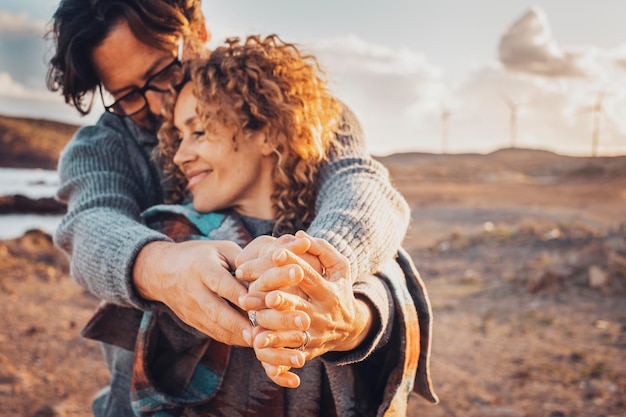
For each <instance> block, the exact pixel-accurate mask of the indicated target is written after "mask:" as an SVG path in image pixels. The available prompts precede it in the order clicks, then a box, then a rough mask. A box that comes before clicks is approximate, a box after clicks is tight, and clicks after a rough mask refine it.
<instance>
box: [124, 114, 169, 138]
mask: <svg viewBox="0 0 626 417" xmlns="http://www.w3.org/2000/svg"><path fill="white" fill-rule="evenodd" d="M131 118H132V120H133V122H134V123H135V124H136V125H137V126H138V127H139V128H140V129H142V130H145V131H146V132H150V133H154V134H156V132H157V131H158V130H159V127H161V124H162V123H163V118H162V117H161V116H157V115H154V114H152V113H150V112H146V114H145V115H143V114H142V115H141V117H133V116H131Z"/></svg>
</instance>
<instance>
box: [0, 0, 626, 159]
mask: <svg viewBox="0 0 626 417" xmlns="http://www.w3.org/2000/svg"><path fill="white" fill-rule="evenodd" d="M56 5H57V0H20V1H19V2H18V1H8V0H0V114H9V115H16V116H26V117H43V118H47V119H53V120H61V121H67V122H71V123H77V124H90V123H94V122H95V121H96V120H97V116H98V115H99V114H100V113H101V111H102V108H101V107H100V106H99V103H97V105H96V106H94V111H93V114H92V115H89V116H87V117H82V118H81V117H79V116H78V113H77V112H76V111H75V109H73V108H71V107H70V106H68V105H66V104H65V103H64V102H63V100H62V99H61V97H60V96H59V95H58V94H54V93H50V92H48V91H47V90H46V87H45V73H46V59H47V58H49V57H50V51H49V47H50V45H49V43H47V42H46V41H45V40H44V34H45V32H46V28H47V24H48V22H49V21H50V18H51V16H52V14H53V12H54V10H55V8H56ZM202 9H203V11H204V14H205V16H206V20H207V26H208V28H209V30H210V31H211V33H212V40H211V42H210V43H209V45H208V46H209V47H214V46H215V45H218V44H220V43H221V42H223V41H224V39H225V38H227V37H230V36H245V35H249V34H262V35H268V34H272V33H276V34H278V35H280V36H281V37H282V38H283V39H284V40H286V41H289V42H293V43H296V44H298V45H299V46H300V47H301V48H302V49H303V50H305V51H306V52H310V53H313V54H315V55H316V56H317V57H318V59H319V61H320V62H321V64H322V67H323V68H324V69H325V71H326V73H327V76H328V79H329V85H330V88H331V90H332V91H333V94H334V95H335V96H336V97H338V98H339V99H341V100H342V101H344V102H345V103H346V104H348V105H349V106H350V108H352V110H353V111H354V112H355V113H356V115H357V116H358V117H359V120H360V122H361V124H362V125H363V128H364V131H365V140H366V143H367V146H368V149H369V150H370V151H371V152H372V153H373V154H376V155H386V154H390V153H395V152H406V151H418V152H449V153H460V152H478V153H487V152H491V151H494V150H497V149H499V148H503V147H508V146H517V147H525V148H540V149H547V150H551V151H555V152H559V153H562V154H567V155H576V156H582V155H590V154H591V153H592V150H593V149H596V150H597V153H598V154H600V155H618V154H626V18H625V17H624V16H626V2H624V1H623V0H594V1H577V2H572V1H565V0H545V1H537V2H536V3H528V2H526V1H522V0H506V1H502V0H473V1H471V2H469V1H467V0H430V1H427V0H386V1H382V0H379V1H370V0H332V1H331V0H317V1H315V2H310V1H308V2H294V1H290V2H288V1H285V0H266V1H263V2H258V1H252V0H247V1H244V0H203V3H202ZM594 108H595V110H594ZM512 119H515V122H514V124H513V126H516V127H515V128H512ZM594 129H595V131H596V135H597V136H596V137H597V147H596V148H594V147H593V131H594ZM444 132H447V133H444Z"/></svg>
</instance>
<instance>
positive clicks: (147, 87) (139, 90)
mask: <svg viewBox="0 0 626 417" xmlns="http://www.w3.org/2000/svg"><path fill="white" fill-rule="evenodd" d="M182 57H183V40H182V39H180V40H179V42H178V48H177V56H176V58H174V60H173V61H172V62H170V63H169V64H167V65H166V66H165V67H163V68H162V69H161V70H159V72H157V73H156V74H152V75H151V76H150V77H149V78H148V79H147V80H146V82H145V84H144V85H143V87H141V88H137V87H135V88H133V89H132V90H130V91H129V92H128V93H126V94H124V95H123V96H122V97H120V98H118V99H117V100H115V101H114V102H113V104H110V105H108V106H107V105H106V103H105V102H104V94H103V92H102V88H103V87H102V83H100V84H98V89H99V90H100V99H101V100H102V105H103V106H104V110H105V111H107V112H108V113H112V114H115V115H116V116H120V117H130V116H134V115H136V114H137V113H140V112H141V111H143V110H144V109H145V108H146V107H147V106H148V99H147V98H146V92H147V91H156V92H158V93H167V92H168V91H169V90H168V89H163V88H160V87H156V86H154V85H150V83H151V82H152V81H154V80H155V79H157V78H159V77H160V76H162V75H163V74H165V73H166V72H167V71H169V70H171V69H172V67H173V66H174V65H177V66H179V67H180V66H182V62H181V61H182ZM133 94H139V95H140V96H141V97H142V98H143V106H141V107H140V108H139V109H137V110H135V111H134V112H132V113H127V112H125V111H124V108H123V107H122V105H121V104H120V103H121V102H123V101H124V100H125V99H127V98H128V97H130V96H131V95H133ZM116 108H117V109H116Z"/></svg>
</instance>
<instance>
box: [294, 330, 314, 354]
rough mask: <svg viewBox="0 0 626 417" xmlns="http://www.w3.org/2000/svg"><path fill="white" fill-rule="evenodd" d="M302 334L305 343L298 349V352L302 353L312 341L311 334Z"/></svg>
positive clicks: (305, 332)
mask: <svg viewBox="0 0 626 417" xmlns="http://www.w3.org/2000/svg"><path fill="white" fill-rule="evenodd" d="M302 333H304V342H302V344H301V345H300V346H299V347H297V348H296V350H300V351H303V350H304V349H306V347H307V345H308V344H309V342H310V341H311V335H310V334H309V332H307V331H306V330H304V331H303V332H302Z"/></svg>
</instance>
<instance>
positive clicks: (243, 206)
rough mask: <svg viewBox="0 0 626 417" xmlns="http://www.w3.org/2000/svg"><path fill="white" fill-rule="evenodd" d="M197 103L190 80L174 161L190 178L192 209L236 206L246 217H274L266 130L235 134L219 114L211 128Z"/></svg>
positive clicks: (178, 113)
mask: <svg viewBox="0 0 626 417" xmlns="http://www.w3.org/2000/svg"><path fill="white" fill-rule="evenodd" d="M197 103H198V100H197V99H196V97H195V96H194V95H193V92H192V86H191V83H187V84H186V85H185V86H184V87H183V89H182V90H181V92H180V94H179V96H178V99H177V101H176V105H175V107H174V125H175V126H176V128H177V129H178V131H179V133H180V138H181V141H180V145H179V148H178V150H177V152H176V154H175V155H174V163H175V164H176V165H177V166H178V167H179V168H180V169H181V171H182V172H183V173H184V174H185V176H186V177H187V180H188V181H189V184H188V186H187V187H188V189H189V190H190V191H191V193H192V195H193V206H194V208H195V209H196V210H198V211H200V212H210V211H215V210H221V209H226V208H233V209H235V211H237V212H238V213H240V214H243V215H246V216H252V217H258V218H263V219H272V218H274V212H273V209H272V204H271V195H272V191H273V181H272V166H273V158H272V157H271V152H272V151H271V148H270V147H269V145H268V144H267V141H266V138H265V134H264V133H262V132H252V133H249V132H243V133H241V132H240V133H239V134H236V129H235V128H231V127H229V126H226V125H224V124H223V123H220V122H218V121H217V120H216V119H217V118H216V117H215V115H213V122H212V123H211V127H210V128H207V127H206V126H204V125H203V124H202V122H201V120H200V118H199V117H198V115H197V113H196V106H197ZM209 116H211V115H209Z"/></svg>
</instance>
